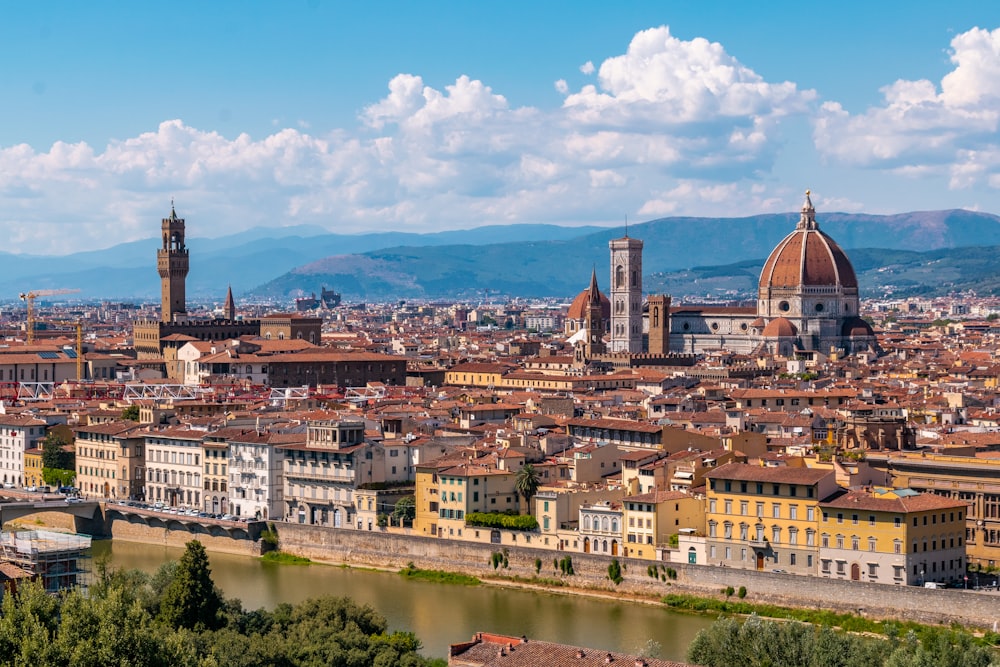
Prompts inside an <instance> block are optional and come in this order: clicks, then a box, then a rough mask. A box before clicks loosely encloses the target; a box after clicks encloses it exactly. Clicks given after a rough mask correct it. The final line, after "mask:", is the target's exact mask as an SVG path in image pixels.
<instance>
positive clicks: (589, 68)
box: [580, 60, 596, 76]
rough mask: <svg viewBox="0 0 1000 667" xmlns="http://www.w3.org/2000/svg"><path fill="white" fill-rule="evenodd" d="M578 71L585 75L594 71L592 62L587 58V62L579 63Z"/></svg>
mask: <svg viewBox="0 0 1000 667" xmlns="http://www.w3.org/2000/svg"><path fill="white" fill-rule="evenodd" d="M580 71H581V72H583V73H584V74H586V75H587V76H590V75H591V74H593V73H594V72H595V71H596V70H595V68H594V63H593V62H591V61H590V60H588V61H587V62H585V63H583V64H582V65H580Z"/></svg>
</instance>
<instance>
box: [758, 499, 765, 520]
mask: <svg viewBox="0 0 1000 667" xmlns="http://www.w3.org/2000/svg"><path fill="white" fill-rule="evenodd" d="M763 516H764V503H757V518H758V519H760V518H763Z"/></svg>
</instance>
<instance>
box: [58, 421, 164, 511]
mask: <svg viewBox="0 0 1000 667" xmlns="http://www.w3.org/2000/svg"><path fill="white" fill-rule="evenodd" d="M73 432H74V434H75V435H76V487H77V488H78V489H80V493H81V494H83V495H84V496H88V497H91V498H111V499H117V500H128V499H136V498H143V497H144V490H145V478H146V475H145V468H146V457H145V452H144V451H143V449H144V445H145V438H144V436H145V429H143V428H142V427H141V426H140V425H139V424H137V423H136V422H132V421H110V422H98V423H94V424H88V425H87V426H78V427H76V428H74V429H73Z"/></svg>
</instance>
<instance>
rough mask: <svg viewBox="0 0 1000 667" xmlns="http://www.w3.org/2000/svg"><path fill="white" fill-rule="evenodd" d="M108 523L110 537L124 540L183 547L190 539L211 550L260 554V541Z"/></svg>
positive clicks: (242, 554) (158, 527)
mask: <svg viewBox="0 0 1000 667" xmlns="http://www.w3.org/2000/svg"><path fill="white" fill-rule="evenodd" d="M108 524H110V525H109V534H110V535H111V537H112V538H113V539H116V540H122V541H125V542H142V543H143V544H162V545H164V546H171V547H181V548H183V547H184V545H185V544H187V543H188V542H190V541H191V540H198V541H199V542H201V543H202V544H203V545H204V546H205V548H206V549H209V550H211V551H219V552H221V553H228V554H237V555H240V556H259V555H260V541H256V542H255V541H253V540H248V539H245V540H237V539H233V538H231V537H229V536H222V535H210V534H208V533H206V532H193V531H191V530H172V529H169V528H165V527H162V526H147V525H146V524H144V523H130V522H128V521H122V520H115V521H109V522H108Z"/></svg>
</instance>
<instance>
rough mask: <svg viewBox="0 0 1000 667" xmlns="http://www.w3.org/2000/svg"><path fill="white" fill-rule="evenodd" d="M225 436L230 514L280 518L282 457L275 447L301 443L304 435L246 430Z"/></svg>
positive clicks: (281, 512) (282, 479)
mask: <svg viewBox="0 0 1000 667" xmlns="http://www.w3.org/2000/svg"><path fill="white" fill-rule="evenodd" d="M220 433H221V432H220ZM225 437H226V441H227V442H228V443H229V511H230V512H231V513H232V514H233V515H235V516H239V517H250V518H258V519H264V520H266V519H281V517H282V515H283V514H284V498H285V496H284V476H283V474H282V468H283V463H284V455H283V453H282V451H281V450H279V449H277V444H278V443H281V444H294V443H295V442H299V443H302V444H304V443H305V434H283V433H269V432H258V431H256V430H249V431H242V432H240V433H229V432H226V434H225Z"/></svg>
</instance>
